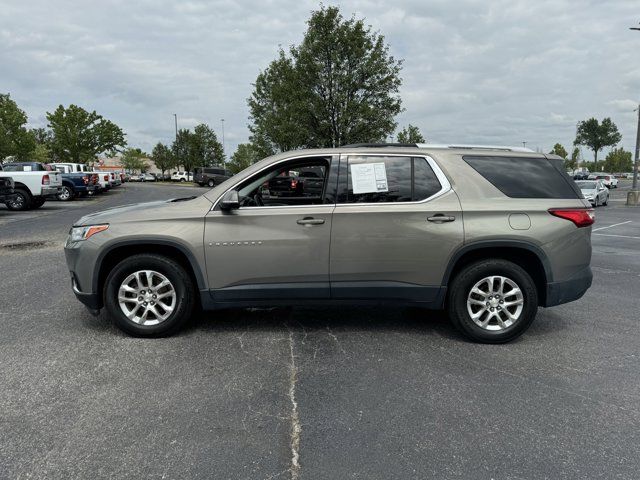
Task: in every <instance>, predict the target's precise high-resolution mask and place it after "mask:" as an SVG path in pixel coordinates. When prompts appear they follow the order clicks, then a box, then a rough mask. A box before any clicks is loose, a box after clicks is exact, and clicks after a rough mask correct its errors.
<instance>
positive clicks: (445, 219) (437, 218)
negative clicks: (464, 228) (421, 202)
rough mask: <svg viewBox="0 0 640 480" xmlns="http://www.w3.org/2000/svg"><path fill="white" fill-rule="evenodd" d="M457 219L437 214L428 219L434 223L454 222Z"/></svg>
mask: <svg viewBox="0 0 640 480" xmlns="http://www.w3.org/2000/svg"><path fill="white" fill-rule="evenodd" d="M455 219H456V217H454V216H453V215H443V214H441V213H437V214H435V215H434V216H433V217H428V218H427V220H428V221H430V222H434V223H444V222H453V221H454V220H455Z"/></svg>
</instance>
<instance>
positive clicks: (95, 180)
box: [91, 173, 98, 185]
mask: <svg viewBox="0 0 640 480" xmlns="http://www.w3.org/2000/svg"><path fill="white" fill-rule="evenodd" d="M91 181H92V182H93V184H94V185H97V184H98V174H97V173H94V174H93V175H91Z"/></svg>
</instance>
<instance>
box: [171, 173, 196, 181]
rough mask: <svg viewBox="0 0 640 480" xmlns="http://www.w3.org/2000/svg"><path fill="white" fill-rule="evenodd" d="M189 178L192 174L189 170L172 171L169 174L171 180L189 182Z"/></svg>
mask: <svg viewBox="0 0 640 480" xmlns="http://www.w3.org/2000/svg"><path fill="white" fill-rule="evenodd" d="M191 179H192V176H191V173H189V172H173V174H172V175H171V180H172V181H173V182H190V181H191Z"/></svg>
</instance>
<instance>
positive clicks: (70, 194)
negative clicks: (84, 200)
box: [58, 172, 98, 202]
mask: <svg viewBox="0 0 640 480" xmlns="http://www.w3.org/2000/svg"><path fill="white" fill-rule="evenodd" d="M60 174H61V175H62V188H61V189H60V193H58V200H60V201H63V202H68V201H69V200H73V199H74V198H75V197H76V196H80V197H82V196H84V195H93V194H94V193H95V192H96V191H97V190H98V187H97V186H96V185H95V184H94V183H93V175H92V174H91V173H83V172H79V173H77V172H76V173H62V172H60Z"/></svg>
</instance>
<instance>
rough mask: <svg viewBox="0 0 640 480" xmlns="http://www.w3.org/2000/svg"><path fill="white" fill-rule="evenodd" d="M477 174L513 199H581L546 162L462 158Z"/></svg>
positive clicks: (536, 160)
mask: <svg viewBox="0 0 640 480" xmlns="http://www.w3.org/2000/svg"><path fill="white" fill-rule="evenodd" d="M462 158H463V160H464V161H465V162H467V163H468V164H469V165H470V166H471V167H473V169H474V170H476V171H477V172H478V173H479V174H480V175H482V176H483V177H484V178H485V179H486V180H487V181H489V182H490V183H491V184H492V185H493V186H495V187H496V188H497V189H498V190H500V191H501V192H502V193H504V194H505V195H506V196H508V197H511V198H557V199H561V198H566V199H568V198H571V199H573V198H580V195H579V193H578V192H579V189H578V188H577V186H576V185H575V182H573V180H571V179H570V178H569V177H568V176H567V174H566V173H564V172H563V171H560V170H562V169H560V170H558V168H556V166H555V165H554V164H553V163H552V162H553V160H548V159H546V158H526V157H502V156H500V157H498V156H472V155H465V156H463V157H462Z"/></svg>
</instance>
